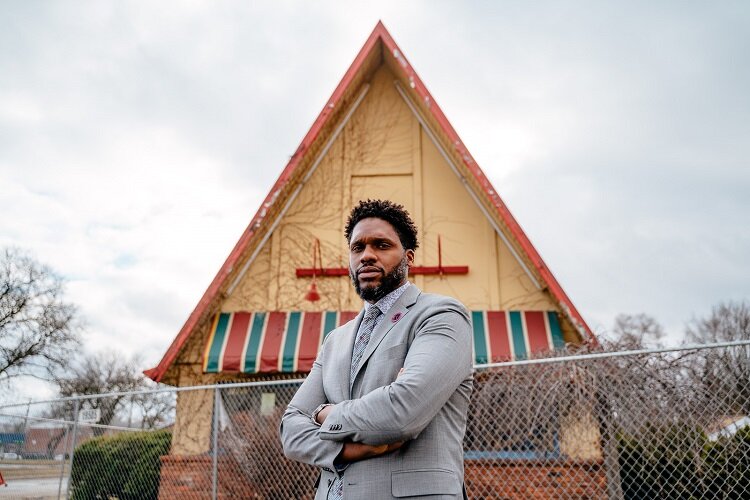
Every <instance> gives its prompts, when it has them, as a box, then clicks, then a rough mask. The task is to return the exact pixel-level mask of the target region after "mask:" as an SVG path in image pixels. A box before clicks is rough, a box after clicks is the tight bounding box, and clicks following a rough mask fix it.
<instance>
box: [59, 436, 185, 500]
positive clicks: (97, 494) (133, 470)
mask: <svg viewBox="0 0 750 500" xmlns="http://www.w3.org/2000/svg"><path fill="white" fill-rule="evenodd" d="M171 441H172V433H171V432H168V431H155V432H124V433H121V434H118V435H116V436H102V437H98V438H94V439H90V440H88V441H86V442H85V443H83V444H81V445H80V446H78V447H77V448H76V450H75V455H74V458H73V470H72V472H71V485H70V488H71V492H72V497H73V498H74V499H75V500H88V499H107V498H117V499H119V500H131V499H132V500H136V499H138V500H140V499H149V498H153V499H156V498H157V496H158V494H159V473H160V468H161V462H160V461H159V457H160V456H162V455H166V454H168V453H169V445H170V443H171Z"/></svg>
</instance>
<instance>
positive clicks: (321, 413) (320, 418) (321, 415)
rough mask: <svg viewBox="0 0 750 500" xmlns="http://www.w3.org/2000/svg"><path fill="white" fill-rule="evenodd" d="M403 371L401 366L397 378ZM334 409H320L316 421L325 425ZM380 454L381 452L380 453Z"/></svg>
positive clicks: (330, 407) (328, 407)
mask: <svg viewBox="0 0 750 500" xmlns="http://www.w3.org/2000/svg"><path fill="white" fill-rule="evenodd" d="M403 373H404V369H403V368H401V369H400V370H399V371H398V375H396V378H399V377H400V376H401V375H403ZM332 409H333V406H326V407H325V408H323V409H322V410H320V411H319V412H318V414H317V415H315V421H316V422H317V423H319V424H320V425H323V422H325V421H326V417H328V414H329V413H331V410H332ZM401 444H403V443H399V447H400V446H401ZM394 449H395V448H394ZM389 451H392V450H389ZM384 453H385V452H384ZM378 455H379V453H378Z"/></svg>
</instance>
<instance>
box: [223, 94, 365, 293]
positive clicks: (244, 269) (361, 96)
mask: <svg viewBox="0 0 750 500" xmlns="http://www.w3.org/2000/svg"><path fill="white" fill-rule="evenodd" d="M369 90H370V85H369V84H365V86H364V88H363V89H362V92H360V94H359V96H357V99H356V100H355V101H354V103H353V104H352V106H351V108H349V111H348V112H347V113H346V115H345V116H344V119H343V120H341V123H340V124H339V126H338V127H336V130H334V131H333V134H331V137H330V139H328V142H327V143H326V145H325V147H324V148H323V150H322V151H321V152H320V153H319V154H318V156H317V158H316V159H315V162H314V163H313V164H312V166H311V167H310V170H309V171H308V172H307V175H305V177H304V178H303V179H302V181H301V182H300V183H299V185H298V186H297V189H295V190H294V193H292V196H291V197H290V198H289V201H287V203H286V205H284V208H283V209H282V210H281V213H279V215H278V216H276V220H275V221H273V224H272V225H271V227H270V229H269V230H268V231H267V232H266V234H265V235H264V236H263V239H262V240H261V241H260V244H259V245H258V246H257V247H256V248H255V250H254V251H253V253H252V255H251V256H250V258H249V259H248V260H247V262H245V265H243V266H242V269H241V270H240V272H239V274H238V275H237V277H236V278H235V279H234V281H232V284H231V285H230V286H229V288H228V289H227V294H231V293H232V292H233V291H234V289H235V288H236V287H237V285H238V284H239V283H240V280H242V278H243V277H244V276H245V273H246V272H247V270H248V268H249V267H250V265H251V264H252V263H253V262H254V261H255V258H256V257H257V256H258V254H259V253H260V251H261V250H262V249H263V247H264V246H265V244H266V242H268V239H269V238H270V237H271V235H272V234H273V232H274V231H275V230H276V227H277V226H278V225H279V222H281V219H283V218H284V214H286V212H287V210H289V207H291V206H292V203H294V200H295V199H296V198H297V195H299V192H300V191H301V190H302V187H303V186H304V185H305V183H306V182H307V181H308V179H310V176H311V175H312V174H313V172H315V170H316V169H317V168H318V165H320V162H321V161H323V157H325V155H326V153H328V150H329V149H331V146H332V145H333V143H334V141H335V140H336V139H337V138H338V136H339V134H340V133H341V131H342V130H343V129H344V127H345V126H346V124H347V123H348V122H349V119H350V118H351V117H352V115H353V114H354V112H355V111H356V110H357V108H358V107H359V105H360V104H361V103H362V99H364V98H365V96H366V95H367V92H368V91H369Z"/></svg>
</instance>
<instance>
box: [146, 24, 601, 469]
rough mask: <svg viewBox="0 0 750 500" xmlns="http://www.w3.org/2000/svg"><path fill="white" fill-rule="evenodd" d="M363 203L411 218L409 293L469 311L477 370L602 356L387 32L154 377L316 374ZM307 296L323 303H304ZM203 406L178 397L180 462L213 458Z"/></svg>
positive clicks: (364, 57)
mask: <svg viewBox="0 0 750 500" xmlns="http://www.w3.org/2000/svg"><path fill="white" fill-rule="evenodd" d="M367 198H387V199H391V200H393V201H396V202H398V203H401V204H403V205H404V206H405V207H406V208H407V209H408V210H409V212H410V213H411V215H412V216H413V218H414V220H415V222H416V223H417V225H418V227H419V229H420V241H421V246H420V248H419V250H418V251H417V254H416V262H415V265H416V268H415V269H413V272H412V273H411V276H410V279H411V280H412V281H414V282H415V283H416V285H417V286H419V287H420V288H421V289H422V290H424V291H427V292H435V293H442V294H446V295H452V296H454V297H456V298H458V299H459V300H461V301H462V302H463V303H464V304H465V305H466V306H467V308H468V309H469V310H471V311H472V319H473V323H474V346H475V353H476V361H477V363H487V362H493V361H504V360H509V359H518V358H524V357H528V356H531V355H536V354H541V353H543V352H545V351H550V350H553V349H555V348H560V347H562V346H564V345H565V344H582V343H596V339H595V337H594V336H593V335H592V333H591V331H590V330H589V328H588V326H587V325H586V323H585V322H584V320H583V318H582V317H581V315H580V314H579V313H578V311H577V310H576V308H575V307H574V305H573V303H572V302H571V300H570V299H569V298H568V296H567V295H566V294H565V292H564V291H563V289H562V287H561V286H560V285H559V284H558V282H557V281H556V280H555V278H554V276H553V275H552V273H551V272H550V270H549V269H548V268H547V266H546V265H545V264H544V262H543V261H542V259H541V257H540V256H539V254H538V253H537V251H536V250H535V249H534V247H533V245H532V244H531V242H530V241H529V239H528V238H527V237H526V235H525V234H524V232H523V230H522V229H521V226H520V225H519V224H518V222H516V220H515V219H514V218H513V216H512V215H511V213H510V211H509V210H508V208H507V207H506V206H505V204H504V203H503V201H502V200H501V199H500V196H499V195H498V193H497V191H496V190H495V189H494V188H493V187H492V185H491V184H490V182H489V180H488V179H487V178H486V177H485V175H484V174H483V173H482V170H481V169H480V168H479V165H477V164H476V162H475V161H474V159H473V158H472V156H471V154H470V153H469V152H468V151H467V149H466V148H465V147H464V145H463V142H462V141H461V139H460V138H459V137H458V134H457V133H456V131H455V130H454V129H453V127H452V126H451V125H450V123H449V122H448V120H447V119H446V117H445V115H444V114H443V112H442V111H441V110H440V107H439V106H438V105H437V103H436V102H435V100H434V99H433V97H432V96H431V95H430V93H429V92H428V91H427V88H426V87H425V85H424V84H423V83H422V81H421V80H420V79H419V77H418V76H417V74H416V73H415V71H414V70H413V69H412V67H411V65H410V64H409V62H408V61H407V60H406V58H405V56H404V54H403V52H402V51H401V49H400V48H399V47H398V46H397V45H396V43H395V42H394V41H393V38H391V36H390V34H389V33H388V31H387V30H386V29H385V27H384V26H383V24H381V23H378V24H377V26H376V27H375V29H374V31H373V32H372V34H371V35H370V37H369V38H368V39H367V42H366V43H365V45H364V47H362V49H361V50H360V52H359V54H358V55H357V57H356V59H355V60H354V62H353V63H352V65H351V67H350V68H349V69H348V71H347V72H346V74H345V75H344V77H343V79H342V80H341V83H340V84H339V85H338V87H337V88H336V90H335V91H334V92H333V95H332V96H331V98H330V99H329V100H328V102H326V103H325V106H324V107H323V111H321V113H320V115H319V116H318V117H317V119H316V120H315V122H314V123H313V125H312V128H311V129H310V131H309V132H308V133H307V135H306V136H305V138H304V139H303V140H302V143H301V144H300V146H299V148H298V149H297V151H296V152H295V154H294V155H293V156H292V158H291V160H290V161H289V163H288V164H287V165H286V167H285V168H284V170H283V172H282V173H281V175H280V176H279V178H278V180H277V181H276V183H275V185H274V186H273V188H272V189H271V191H270V193H269V194H268V196H267V197H266V199H265V200H264V202H263V204H262V205H261V207H260V208H259V209H258V212H257V213H256V214H255V216H254V217H253V219H252V221H251V222H250V224H249V225H248V227H247V229H246V230H245V232H244V233H243V234H242V236H241V238H240V239H239V241H238V242H237V244H236V246H235V247H234V249H233V250H232V251H231V253H230V254H229V257H228V258H227V259H226V262H225V263H224V265H223V266H222V267H221V269H220V270H219V272H218V274H217V275H216V277H215V278H214V280H213V282H212V283H211V285H210V286H209V288H208V289H207V290H206V292H205V294H204V295H203V298H202V299H201V300H200V302H199V303H198V305H197V306H196V307H195V310H194V311H193V312H192V314H191V315H190V317H189V318H188V319H187V321H186V323H185V325H184V326H183V328H182V329H181V330H180V332H179V334H178V335H177V337H176V338H175V340H174V341H173V342H172V345H171V346H170V347H169V349H168V350H167V352H166V353H165V355H164V357H163V359H162V360H161V362H160V363H159V364H158V365H157V366H156V367H155V368H152V369H150V370H147V371H146V372H145V373H146V374H147V375H148V376H149V377H151V378H152V379H153V380H156V381H160V382H164V383H167V384H172V385H178V386H185V385H197V384H203V383H214V382H218V381H224V380H238V379H242V378H247V377H250V376H254V377H269V376H278V374H279V373H282V374H283V373H297V374H299V373H300V372H305V371H306V370H308V369H309V367H310V366H311V364H312V361H313V359H314V357H315V353H316V352H317V348H318V346H319V345H320V343H321V342H322V340H323V338H324V337H325V334H326V333H327V332H328V331H330V330H331V329H332V328H333V327H334V326H336V325H337V324H341V323H343V322H345V321H347V320H348V319H350V318H351V317H353V315H354V314H355V313H356V311H358V310H359V309H360V308H361V307H362V303H361V300H360V299H359V298H358V297H357V296H356V294H355V293H354V290H353V288H352V286H351V284H350V282H349V278H348V276H347V275H346V266H347V262H348V260H347V259H348V256H347V251H346V248H347V245H346V242H345V239H344V236H343V226H344V223H345V221H346V217H347V214H348V213H349V211H350V209H351V207H352V206H354V205H355V204H356V203H357V202H358V201H359V200H361V199H367ZM317 248H319V249H320V251H319V252H318V250H317ZM313 280H315V282H316V285H317V288H318V291H319V292H320V300H318V301H310V300H307V299H306V294H307V292H308V290H309V289H310V286H311V283H312V281H313ZM210 397H211V396H210V394H206V393H204V392H201V393H182V394H181V395H180V397H179V399H178V407H177V421H176V425H175V430H174V437H173V444H172V454H173V455H175V454H176V455H190V454H198V453H203V452H205V451H206V450H207V449H208V448H209V435H210V426H211V424H210V418H211V416H210V413H211V412H210V408H211V400H210ZM207 398H208V399H207Z"/></svg>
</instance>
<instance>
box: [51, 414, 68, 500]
mask: <svg viewBox="0 0 750 500" xmlns="http://www.w3.org/2000/svg"><path fill="white" fill-rule="evenodd" d="M63 422H65V421H64V420H63ZM69 431H70V425H68V422H65V435H64V437H63V456H62V460H60V483H59V484H58V485H57V498H58V499H59V498H60V496H61V495H62V483H63V479H65V455H66V450H67V448H68V446H67V445H68V432H69ZM52 451H53V452H54V451H55V450H52ZM52 458H54V456H53V457H52Z"/></svg>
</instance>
